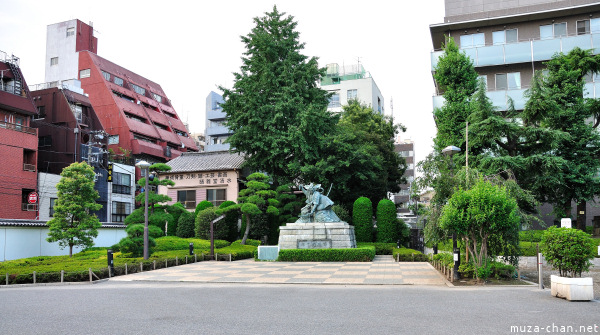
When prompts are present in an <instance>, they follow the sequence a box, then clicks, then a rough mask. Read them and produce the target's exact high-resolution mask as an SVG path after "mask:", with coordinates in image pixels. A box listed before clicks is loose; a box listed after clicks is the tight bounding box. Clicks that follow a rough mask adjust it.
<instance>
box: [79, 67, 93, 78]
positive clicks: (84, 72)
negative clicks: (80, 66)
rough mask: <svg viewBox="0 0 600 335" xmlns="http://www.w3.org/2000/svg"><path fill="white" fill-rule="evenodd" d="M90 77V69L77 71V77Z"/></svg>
mask: <svg viewBox="0 0 600 335" xmlns="http://www.w3.org/2000/svg"><path fill="white" fill-rule="evenodd" d="M89 77H90V69H85V70H81V71H79V78H89Z"/></svg>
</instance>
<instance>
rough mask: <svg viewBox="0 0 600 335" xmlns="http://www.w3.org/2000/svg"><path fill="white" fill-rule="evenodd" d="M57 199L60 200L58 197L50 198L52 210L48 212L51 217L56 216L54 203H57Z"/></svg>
mask: <svg viewBox="0 0 600 335" xmlns="http://www.w3.org/2000/svg"><path fill="white" fill-rule="evenodd" d="M56 200H58V199H57V198H50V211H49V213H48V216H50V217H53V216H54V205H55V204H56Z"/></svg>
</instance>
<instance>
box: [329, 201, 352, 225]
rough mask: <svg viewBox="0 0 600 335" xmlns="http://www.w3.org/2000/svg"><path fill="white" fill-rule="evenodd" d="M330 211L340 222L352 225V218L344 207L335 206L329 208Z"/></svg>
mask: <svg viewBox="0 0 600 335" xmlns="http://www.w3.org/2000/svg"><path fill="white" fill-rule="evenodd" d="M331 210H332V211H333V212H334V213H335V215H337V217H338V218H340V220H342V221H344V222H347V223H349V224H352V217H351V216H350V212H348V210H347V209H346V207H344V206H342V205H340V204H335V205H333V206H332V207H331Z"/></svg>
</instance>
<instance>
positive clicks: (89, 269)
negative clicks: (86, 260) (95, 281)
mask: <svg viewBox="0 0 600 335" xmlns="http://www.w3.org/2000/svg"><path fill="white" fill-rule="evenodd" d="M88 274H89V275H90V283H91V282H92V268H88Z"/></svg>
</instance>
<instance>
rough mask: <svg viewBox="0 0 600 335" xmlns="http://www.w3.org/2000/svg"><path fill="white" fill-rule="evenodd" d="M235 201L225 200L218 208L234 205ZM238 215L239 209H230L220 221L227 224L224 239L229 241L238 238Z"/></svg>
mask: <svg viewBox="0 0 600 335" xmlns="http://www.w3.org/2000/svg"><path fill="white" fill-rule="evenodd" d="M235 204H236V203H235V202H233V201H225V202H223V203H222V204H221V205H220V206H219V209H223V208H227V207H230V206H233V205H235ZM239 217H240V214H239V211H237V210H232V211H229V212H226V213H225V218H224V219H223V220H222V221H221V222H222V223H223V224H225V225H226V226H227V230H228V234H227V238H226V240H227V241H229V242H233V241H235V240H236V239H237V238H238V235H239V232H238V218H239Z"/></svg>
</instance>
